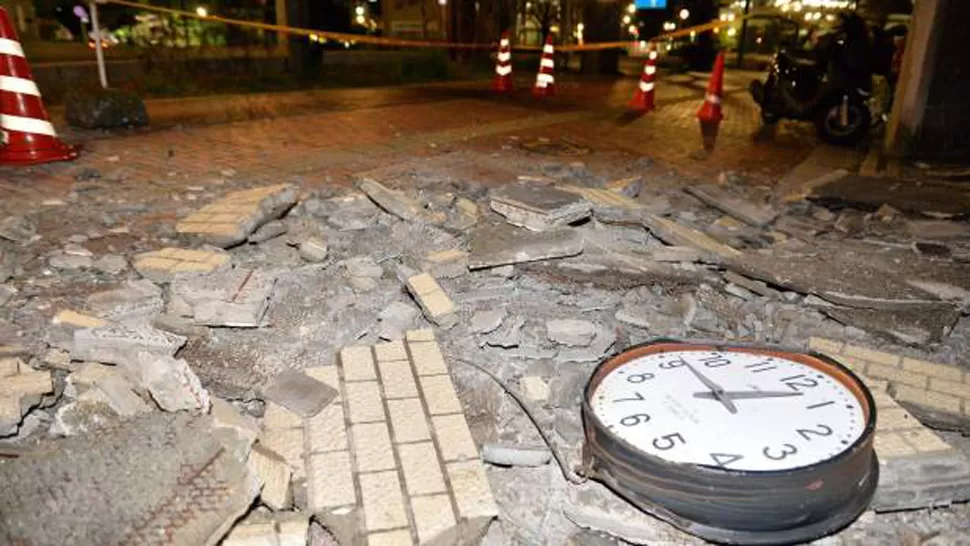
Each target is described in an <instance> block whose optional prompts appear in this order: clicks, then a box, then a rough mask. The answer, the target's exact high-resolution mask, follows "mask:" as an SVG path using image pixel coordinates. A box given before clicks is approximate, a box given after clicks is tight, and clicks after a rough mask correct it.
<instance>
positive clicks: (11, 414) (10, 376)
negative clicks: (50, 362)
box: [0, 357, 54, 436]
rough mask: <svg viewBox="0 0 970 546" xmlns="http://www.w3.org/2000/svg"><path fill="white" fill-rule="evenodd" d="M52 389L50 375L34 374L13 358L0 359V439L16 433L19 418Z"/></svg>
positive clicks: (48, 373) (38, 372)
mask: <svg viewBox="0 0 970 546" xmlns="http://www.w3.org/2000/svg"><path fill="white" fill-rule="evenodd" d="M53 390H54V386H53V382H52V380H51V373H50V372H41V371H36V370H34V369H33V368H31V367H29V366H27V365H26V364H24V363H23V361H22V360H20V359H19V358H17V357H3V358H0V436H7V435H9V434H13V433H15V432H17V427H18V426H19V425H20V421H21V419H22V418H23V416H24V415H26V414H27V412H28V411H30V409H31V408H32V407H34V406H36V405H37V404H39V403H40V398H41V396H42V395H44V394H47V393H49V392H53Z"/></svg>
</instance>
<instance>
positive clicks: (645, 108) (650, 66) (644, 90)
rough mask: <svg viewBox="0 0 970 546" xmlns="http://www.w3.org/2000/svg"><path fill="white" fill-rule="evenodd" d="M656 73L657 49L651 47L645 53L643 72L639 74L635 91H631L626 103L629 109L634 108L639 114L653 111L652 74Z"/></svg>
mask: <svg viewBox="0 0 970 546" xmlns="http://www.w3.org/2000/svg"><path fill="white" fill-rule="evenodd" d="M656 74H657V51H656V50H654V49H651V50H650V53H648V54H647V60H646V61H644V63H643V74H641V75H640V83H639V85H638V86H637V90H636V92H634V93H633V98H632V99H630V103H629V104H628V106H629V108H630V110H634V111H636V112H639V113H641V114H645V113H647V112H651V111H653V109H654V105H653V88H654V85H655V84H654V76H655V75H656Z"/></svg>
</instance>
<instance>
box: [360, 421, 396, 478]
mask: <svg viewBox="0 0 970 546" xmlns="http://www.w3.org/2000/svg"><path fill="white" fill-rule="evenodd" d="M392 415H393V414H392ZM350 430H351V435H352V436H353V439H354V458H355V460H356V464H357V471H358V472H375V471H378V470H390V469H392V468H394V465H395V462H394V451H393V450H392V449H391V437H390V434H389V433H388V430H387V425H386V424H385V423H365V424H360V425H354V426H353V427H351V429H350Z"/></svg>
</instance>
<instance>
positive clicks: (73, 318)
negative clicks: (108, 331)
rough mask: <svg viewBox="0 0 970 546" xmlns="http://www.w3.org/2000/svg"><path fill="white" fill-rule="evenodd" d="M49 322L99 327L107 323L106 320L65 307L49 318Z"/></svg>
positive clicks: (76, 326)
mask: <svg viewBox="0 0 970 546" xmlns="http://www.w3.org/2000/svg"><path fill="white" fill-rule="evenodd" d="M51 322H52V323H54V324H66V325H68V326H73V327H75V328H99V327H101V326H107V325H108V321H106V320H104V319H99V318H97V317H92V316H90V315H83V314H81V313H78V312H77V311H72V310H70V309H65V310H63V311H61V312H60V313H58V314H57V315H55V316H54V318H53V319H51Z"/></svg>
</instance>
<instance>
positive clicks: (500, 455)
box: [482, 444, 552, 467]
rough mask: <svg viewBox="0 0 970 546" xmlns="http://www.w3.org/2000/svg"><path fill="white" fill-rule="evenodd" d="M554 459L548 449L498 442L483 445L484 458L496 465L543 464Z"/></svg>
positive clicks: (531, 465)
mask: <svg viewBox="0 0 970 546" xmlns="http://www.w3.org/2000/svg"><path fill="white" fill-rule="evenodd" d="M550 459H552V453H550V452H549V450H548V449H522V448H515V447H506V446H501V445H498V444H485V445H484V446H482V460H483V461H485V462H486V463H489V464H492V465H495V466H526V467H533V466H543V465H546V464H548V463H549V461H550Z"/></svg>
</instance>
